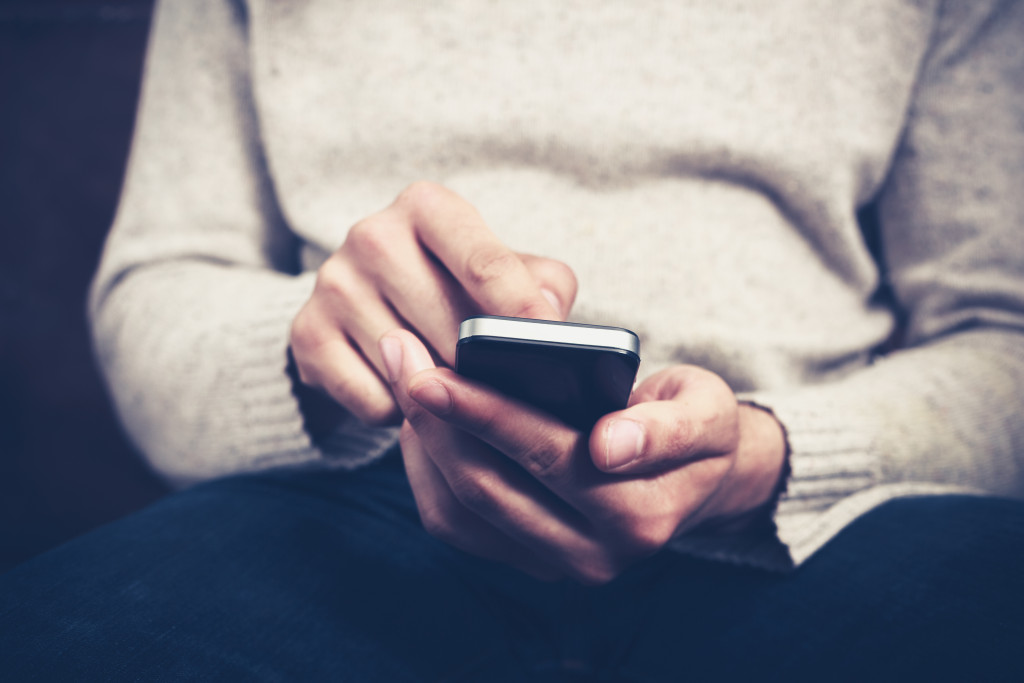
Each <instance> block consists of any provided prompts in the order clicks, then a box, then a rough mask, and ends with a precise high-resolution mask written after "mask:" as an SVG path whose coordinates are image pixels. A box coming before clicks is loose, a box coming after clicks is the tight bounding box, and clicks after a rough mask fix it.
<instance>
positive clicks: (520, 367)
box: [455, 316, 640, 431]
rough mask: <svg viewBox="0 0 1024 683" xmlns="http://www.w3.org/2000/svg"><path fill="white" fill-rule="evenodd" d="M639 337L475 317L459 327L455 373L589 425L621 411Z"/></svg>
mask: <svg viewBox="0 0 1024 683" xmlns="http://www.w3.org/2000/svg"><path fill="white" fill-rule="evenodd" d="M639 365H640V340H639V338H638V337H637V335H636V334H635V333H633V332H631V331H629V330H627V329H624V328H621V327H605V326H600V325H583V324H580V323H563V322H553V321H549V320H534V319H528V318H504V317H499V316H477V317H473V318H469V319H467V320H465V321H463V322H462V324H461V325H460V326H459V341H458V345H457V347H456V353H455V371H456V372H458V373H459V374H460V375H463V376H464V377H468V378H470V379H474V380H477V381H479V382H482V383H484V384H487V385H489V386H491V387H493V388H495V389H497V390H498V391H500V392H501V393H503V394H505V395H507V396H510V397H512V398H516V399H518V400H520V401H523V402H525V403H529V404H530V405H533V406H535V407H537V408H540V409H542V410H544V411H546V412H549V413H551V414H552V415H554V416H555V417H558V418H559V419H561V420H562V421H563V422H565V423H566V424H568V425H570V426H572V427H575V428H577V429H579V430H581V431H589V430H590V428H591V427H593V426H594V423H595V422H597V420H598V419H600V418H601V417H602V416H603V415H606V414H608V413H610V412H614V411H616V410H622V409H623V408H625V407H626V405H627V403H628V402H629V395H630V393H631V392H632V389H633V383H634V382H635V381H636V373H637V369H638V368H639Z"/></svg>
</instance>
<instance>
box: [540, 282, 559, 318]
mask: <svg viewBox="0 0 1024 683" xmlns="http://www.w3.org/2000/svg"><path fill="white" fill-rule="evenodd" d="M540 293H541V294H543V295H544V298H545V299H547V300H548V303H549V304H551V307H552V308H553V309H555V312H556V313H557V314H558V317H559V318H561V317H562V316H563V315H564V314H563V313H562V304H561V302H560V301H559V300H558V297H557V296H555V293H554V292H552V291H551V290H550V289H545V288H544V287H541V288H540Z"/></svg>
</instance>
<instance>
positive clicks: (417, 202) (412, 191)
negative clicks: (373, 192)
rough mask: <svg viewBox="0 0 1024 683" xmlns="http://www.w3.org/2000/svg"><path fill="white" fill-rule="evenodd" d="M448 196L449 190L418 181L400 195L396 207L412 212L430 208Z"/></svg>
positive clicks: (432, 183)
mask: <svg viewBox="0 0 1024 683" xmlns="http://www.w3.org/2000/svg"><path fill="white" fill-rule="evenodd" d="M447 194H448V190H447V189H446V188H445V187H444V186H442V185H439V184H437V183H434V182H431V181H429V180H417V181H415V182H412V183H410V184H409V185H407V186H406V187H405V189H403V190H402V191H401V192H399V193H398V198H397V199H395V205H396V206H399V207H402V208H405V209H407V210H411V211H418V210H422V209H425V208H428V207H430V206H431V205H433V204H434V203H436V202H437V201H438V200H440V199H442V198H443V197H445V196H446V195H447Z"/></svg>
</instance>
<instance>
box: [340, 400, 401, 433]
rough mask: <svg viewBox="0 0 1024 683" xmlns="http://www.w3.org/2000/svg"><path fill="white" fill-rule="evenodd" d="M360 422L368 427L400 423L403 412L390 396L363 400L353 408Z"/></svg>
mask: <svg viewBox="0 0 1024 683" xmlns="http://www.w3.org/2000/svg"><path fill="white" fill-rule="evenodd" d="M351 410H352V413H353V414H354V415H355V416H356V417H357V418H358V419H359V421H360V422H362V423H363V424H365V425H366V426H368V427H387V426H389V425H395V424H397V423H398V420H399V418H400V417H401V412H400V411H399V409H398V406H397V405H396V404H395V402H394V400H392V399H391V398H390V397H384V398H377V399H369V400H365V399H364V400H363V401H362V402H361V403H359V404H358V405H356V406H353V408H351Z"/></svg>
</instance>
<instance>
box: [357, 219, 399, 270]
mask: <svg viewBox="0 0 1024 683" xmlns="http://www.w3.org/2000/svg"><path fill="white" fill-rule="evenodd" d="M395 238H396V230H395V224H394V222H393V221H391V220H388V219H387V218H385V217H384V216H383V215H381V214H376V215H374V216H370V217H369V218H364V219H363V220H361V221H359V222H358V223H356V224H355V225H353V226H352V227H351V228H350V229H349V231H348V235H347V236H346V237H345V245H346V246H347V247H348V248H350V249H351V250H352V251H353V252H354V253H355V255H356V256H357V257H358V262H359V263H360V264H370V265H372V264H376V263H380V262H381V261H383V260H386V259H387V258H388V256H389V255H390V254H391V251H392V246H393V243H394V240H395Z"/></svg>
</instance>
